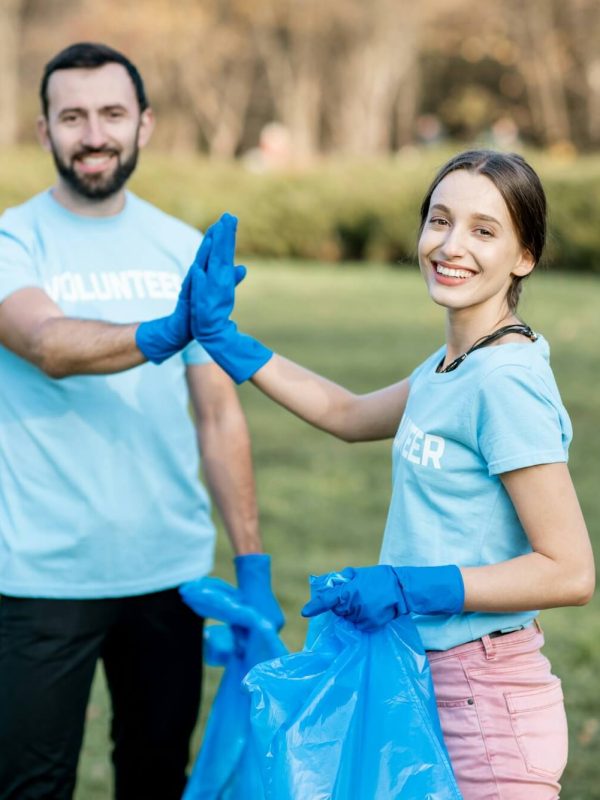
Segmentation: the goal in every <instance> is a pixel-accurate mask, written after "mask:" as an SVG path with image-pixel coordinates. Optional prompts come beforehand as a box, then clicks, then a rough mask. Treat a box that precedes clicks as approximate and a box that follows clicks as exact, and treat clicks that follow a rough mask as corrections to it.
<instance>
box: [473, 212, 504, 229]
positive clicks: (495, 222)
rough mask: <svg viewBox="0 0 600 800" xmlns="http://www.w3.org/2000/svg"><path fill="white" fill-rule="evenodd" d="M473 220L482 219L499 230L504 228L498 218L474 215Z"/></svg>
mask: <svg viewBox="0 0 600 800" xmlns="http://www.w3.org/2000/svg"><path fill="white" fill-rule="evenodd" d="M473 219H482V220H484V221H485V222H493V223H494V224H495V225H497V226H498V227H499V228H501V227H502V223H501V222H500V220H497V219H496V217H490V216H489V215H488V214H473Z"/></svg>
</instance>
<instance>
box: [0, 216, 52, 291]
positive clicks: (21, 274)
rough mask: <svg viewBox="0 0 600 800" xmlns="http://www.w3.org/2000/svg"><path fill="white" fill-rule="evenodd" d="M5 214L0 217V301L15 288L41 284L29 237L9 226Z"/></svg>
mask: <svg viewBox="0 0 600 800" xmlns="http://www.w3.org/2000/svg"><path fill="white" fill-rule="evenodd" d="M7 216H8V215H7V214H4V215H3V216H2V217H0V302H2V300H5V299H6V298H7V297H8V296H9V295H10V294H12V293H13V292H16V291H17V289H23V288H25V287H26V286H42V282H41V280H40V277H39V275H38V273H37V270H36V268H35V259H34V256H33V252H32V249H33V248H32V245H31V243H30V242H28V241H27V240H28V238H29V237H27V236H24V235H21V234H20V233H19V231H18V230H16V229H15V228H14V226H11V225H10V221H9V220H7Z"/></svg>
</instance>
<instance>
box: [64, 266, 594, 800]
mask: <svg viewBox="0 0 600 800" xmlns="http://www.w3.org/2000/svg"><path fill="white" fill-rule="evenodd" d="M598 308H600V281H598V279H593V278H590V277H583V276H581V277H580V276H568V277H567V276H562V275H551V274H542V273H540V274H538V275H535V276H534V277H533V278H532V279H531V282H530V284H529V285H528V286H527V287H526V291H525V297H524V300H523V303H522V306H521V313H522V316H523V317H524V318H525V319H526V320H527V322H529V324H531V325H532V327H534V328H535V329H537V330H539V331H542V332H543V333H544V334H545V336H546V338H547V339H549V341H550V344H551V346H552V363H553V367H554V371H555V374H556V377H557V380H558V383H559V386H560V388H561V392H562V396H563V400H564V402H565V405H566V406H567V408H568V410H569V412H570V414H571V417H572V420H573V425H574V429H575V439H574V442H573V445H572V449H571V462H570V464H571V469H572V474H573V477H574V480H575V484H576V486H577V489H578V492H579V496H580V499H581V503H582V505H583V509H584V513H585V515H586V519H587V522H588V526H589V529H590V532H591V535H592V537H594V538H595V539H596V540H597V539H598V537H599V536H600V491H598V483H599V478H600V468H599V466H598V454H599V453H600V414H599V410H600V358H599V352H600V346H599V342H600V315H599V314H598ZM237 318H238V321H239V322H240V324H241V327H242V329H245V330H247V331H248V332H251V333H253V334H255V335H256V336H258V337H260V338H262V339H263V340H264V341H265V342H266V343H268V344H269V345H270V346H272V347H273V348H274V349H276V350H277V351H279V352H281V353H283V354H285V355H286V356H288V357H290V358H293V359H296V360H298V361H300V362H301V363H303V364H304V365H306V366H309V367H311V368H313V369H315V370H317V371H319V372H322V373H323V374H325V375H327V376H329V377H330V378H332V379H333V380H336V381H339V382H341V383H343V384H345V385H347V386H348V387H350V388H351V389H353V390H355V391H359V392H360V391H368V390H371V389H374V388H379V387H381V386H384V385H386V384H389V383H392V382H394V381H396V380H398V379H399V378H401V377H403V376H405V375H406V374H407V373H408V372H409V371H410V370H411V369H412V368H413V367H414V366H415V365H416V364H417V363H418V362H419V361H420V360H422V359H423V358H424V357H425V356H427V355H428V354H429V353H431V352H432V351H433V349H434V348H435V347H437V346H438V345H439V344H440V343H441V341H442V337H443V314H442V312H441V311H440V309H438V308H437V307H435V306H434V305H433V304H432V303H431V302H430V301H429V300H428V299H427V296H426V293H425V291H424V288H423V286H422V283H421V280H420V277H419V275H418V274H417V272H416V270H407V269H403V270H392V269H389V268H378V267H376V266H372V267H371V268H369V269H365V268H361V267H355V266H349V265H342V266H337V267H322V266H317V265H314V264H305V265H303V264H297V265H294V267H291V266H289V265H286V264H284V263H271V264H268V265H258V266H254V265H253V266H252V267H251V270H250V275H249V277H248V278H247V280H246V283H245V284H244V286H243V287H242V290H241V291H240V301H239V308H238V313H237ZM241 395H242V400H243V403H244V406H245V408H246V411H247V414H248V418H249V422H250V427H251V431H252V436H253V443H254V456H255V464H256V476H257V482H258V492H259V502H260V508H261V519H262V530H263V537H264V541H265V547H266V549H267V550H269V551H270V552H271V553H273V557H274V568H275V586H276V590H277V593H278V595H279V597H280V599H281V602H282V604H283V606H284V609H285V611H286V614H287V619H288V623H287V627H286V628H285V631H284V639H285V640H286V642H287V644H288V645H289V647H290V648H292V649H298V648H300V647H301V645H302V642H303V637H304V632H305V623H304V621H302V620H301V618H300V617H299V609H300V606H301V605H302V604H303V603H304V602H305V600H306V599H307V597H308V589H307V577H308V575H309V573H311V572H324V571H327V570H330V569H337V568H340V567H343V566H346V565H347V564H368V563H375V562H376V561H377V558H378V552H379V545H380V541H381V536H382V531H383V527H384V523H385V517H386V511H387V504H388V500H389V494H390V444H389V443H387V442H384V443H374V444H362V445H348V444H344V443H341V442H338V441H336V440H334V439H332V438H330V437H327V436H326V435H324V434H323V433H321V432H319V431H315V430H312V429H310V428H309V427H308V426H307V425H305V424H304V423H302V422H300V421H299V420H297V419H296V418H294V417H292V416H291V415H290V414H288V413H287V412H284V411H283V410H281V409H280V408H278V407H277V406H275V405H274V404H273V403H271V402H270V401H268V400H267V399H266V398H264V397H263V396H262V395H260V393H259V392H258V391H256V390H255V389H254V388H253V387H252V386H244V387H242V389H241ZM230 556H231V553H230V550H229V546H228V544H227V541H226V538H225V536H224V535H223V534H221V535H220V538H219V545H218V562H217V566H216V570H215V572H216V574H218V575H221V576H222V577H224V578H226V579H231V575H232V572H231V566H230ZM599 610H600V609H599V603H598V601H597V598H595V599H594V601H593V602H592V603H590V604H589V605H588V606H587V607H585V608H567V609H558V610H554V611H550V612H544V613H543V614H542V624H543V626H544V629H545V632H546V636H547V646H546V648H545V652H546V654H547V656H548V657H549V658H550V659H551V661H552V663H553V665H554V670H555V672H556V673H557V674H558V675H559V676H560V677H561V678H562V680H563V686H564V689H565V695H566V701H567V710H568V715H569V723H570V733H571V754H570V761H569V766H568V770H567V773H566V775H565V777H564V781H563V783H564V790H563V793H562V794H561V798H562V800H594V799H595V798H600V759H599V758H598V752H600V750H599V748H600V700H599V699H598V690H597V684H596V680H597V673H598V670H599V669H600V614H599V613H598V612H599ZM218 679H219V673H218V672H217V671H216V670H209V674H208V675H207V681H206V687H207V691H206V692H205V702H204V713H206V711H207V709H208V708H209V704H210V700H211V697H212V693H213V692H214V688H215V686H216V684H217V682H218ZM594 687H596V688H594ZM88 716H89V719H88V726H87V734H86V740H85V750H84V754H83V757H82V761H81V764H80V771H79V783H78V791H77V795H76V797H77V800H101V799H103V800H106V798H108V797H109V796H110V788H109V787H110V770H109V766H108V743H107V728H108V711H107V702H106V693H105V689H104V684H103V681H102V678H101V676H99V677H98V679H97V681H96V684H95V687H94V694H93V697H92V700H91V703H90V707H89V715H88ZM198 738H199V736H198V737H197V740H196V744H197V741H198ZM307 800H308V798H307Z"/></svg>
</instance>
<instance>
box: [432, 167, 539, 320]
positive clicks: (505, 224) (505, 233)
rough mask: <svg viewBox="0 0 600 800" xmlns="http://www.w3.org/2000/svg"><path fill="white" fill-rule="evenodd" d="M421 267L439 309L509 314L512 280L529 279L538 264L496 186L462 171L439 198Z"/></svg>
mask: <svg viewBox="0 0 600 800" xmlns="http://www.w3.org/2000/svg"><path fill="white" fill-rule="evenodd" d="M419 266H420V268H421V273H422V275H423V277H424V278H425V282H426V284H427V288H428V290H429V294H430V296H431V298H432V300H433V301H434V302H436V303H438V304H439V305H441V306H445V307H446V308H449V309H454V310H459V309H463V308H472V307H474V306H481V305H486V306H488V305H489V306H490V308H491V307H492V305H494V306H495V305H497V306H498V312H499V313H501V312H502V311H504V314H506V313H507V311H508V309H507V307H506V306H505V303H506V295H507V292H508V290H509V288H510V285H511V283H512V276H513V275H518V276H523V275H527V274H528V273H529V272H531V270H532V269H533V267H534V261H533V258H532V256H531V255H530V254H529V252H528V251H526V250H524V249H523V247H522V246H521V244H520V242H519V239H518V236H517V233H516V231H515V228H514V225H513V223H512V220H511V218H510V214H509V211H508V208H507V206H506V203H505V202H504V198H503V197H502V195H501V194H500V192H499V191H498V189H497V188H496V187H495V186H494V184H493V183H492V181H491V180H490V179H489V178H487V177H486V176H485V175H479V174H475V173H471V172H467V171H466V170H464V169H460V170H455V171H454V172H451V173H450V174H449V175H446V177H445V178H444V179H443V180H442V181H441V182H440V183H439V184H438V186H437V187H436V188H435V191H434V192H433V195H432V197H431V202H430V205H429V212H428V215H427V218H426V220H425V225H424V227H423V231H422V233H421V237H420V239H419ZM492 310H493V309H492Z"/></svg>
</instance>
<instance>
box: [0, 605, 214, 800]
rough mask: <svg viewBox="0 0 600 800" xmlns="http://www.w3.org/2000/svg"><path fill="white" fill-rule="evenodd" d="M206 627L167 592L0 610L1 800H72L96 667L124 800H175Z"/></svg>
mask: <svg viewBox="0 0 600 800" xmlns="http://www.w3.org/2000/svg"><path fill="white" fill-rule="evenodd" d="M202 625H203V620H202V619H201V618H199V617H198V616H196V615H195V614H194V613H193V612H192V611H191V610H190V609H189V608H188V607H187V606H186V605H185V604H184V603H183V601H182V600H181V598H180V596H179V593H178V592H177V590H175V589H172V590H169V591H164V592H157V593H154V594H148V595H142V596H139V597H126V598H118V599H108V600H46V599H29V598H16V597H7V596H3V597H2V598H1V599H0V800H42V798H43V800H69V799H70V798H72V796H73V791H74V788H75V779H76V771H77V761H78V758H79V751H80V749H81V742H82V738H83V726H84V720H85V712H86V707H87V702H88V698H89V694H90V688H91V684H92V679H93V676H94V671H95V668H96V664H97V662H98V660H99V659H102V661H103V663H104V669H105V673H106V678H107V683H108V687H109V690H110V695H111V699H112V709H113V717H112V724H111V738H112V742H113V750H112V760H113V766H114V774H115V797H116V798H118V800H180V798H181V794H182V792H183V789H184V787H185V782H186V774H185V770H186V765H187V761H188V754H189V739H190V735H191V733H192V730H193V728H194V725H195V722H196V719H197V717H198V709H199V705H200V688H201V680H202Z"/></svg>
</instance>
